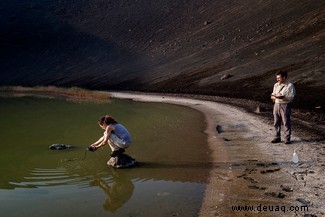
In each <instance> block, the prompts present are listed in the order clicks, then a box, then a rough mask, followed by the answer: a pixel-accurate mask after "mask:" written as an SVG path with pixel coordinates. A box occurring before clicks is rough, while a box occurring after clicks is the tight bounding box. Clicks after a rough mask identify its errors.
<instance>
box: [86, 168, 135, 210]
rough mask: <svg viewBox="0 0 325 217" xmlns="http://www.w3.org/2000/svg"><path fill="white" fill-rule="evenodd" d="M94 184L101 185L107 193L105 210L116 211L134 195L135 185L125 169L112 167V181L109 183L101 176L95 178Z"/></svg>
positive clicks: (92, 183)
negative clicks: (118, 169) (120, 169)
mask: <svg viewBox="0 0 325 217" xmlns="http://www.w3.org/2000/svg"><path fill="white" fill-rule="evenodd" d="M91 185H92V186H99V187H100V188H101V189H102V190H104V192H105V193H106V195H107V198H106V201H105V203H104V204H103V207H104V209H105V210H107V211H109V212H112V213H113V212H115V211H116V210H118V209H119V208H120V207H122V206H123V205H124V204H125V203H126V202H127V201H128V200H129V199H130V197H131V196H132V194H133V189H134V185H133V183H132V182H131V180H130V179H129V178H127V176H126V175H125V174H124V173H123V171H116V170H115V169H112V183H111V185H109V184H108V183H107V182H106V181H104V180H103V179H101V178H95V179H94V181H92V182H91Z"/></svg>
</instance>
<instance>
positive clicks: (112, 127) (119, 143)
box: [89, 115, 131, 158]
mask: <svg viewBox="0 0 325 217" xmlns="http://www.w3.org/2000/svg"><path fill="white" fill-rule="evenodd" d="M98 124H99V126H100V127H101V128H102V129H103V130H104V135H103V136H102V137H101V138H100V139H99V140H98V141H97V142H95V143H93V144H91V146H90V147H89V150H90V151H95V150H97V149H98V148H99V147H101V146H104V145H105V144H106V143H108V144H109V146H110V147H111V150H112V153H111V157H114V158H115V157H118V156H120V155H121V154H122V153H123V152H125V149H127V148H128V147H129V146H130V143H131V135H130V133H129V131H128V130H127V129H126V128H125V127H124V126H123V125H122V124H119V123H118V122H117V121H115V120H114V118H112V117H111V116H109V115H106V116H103V117H101V118H99V119H98Z"/></svg>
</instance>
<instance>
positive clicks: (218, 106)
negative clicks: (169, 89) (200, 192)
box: [110, 92, 325, 217]
mask: <svg viewBox="0 0 325 217" xmlns="http://www.w3.org/2000/svg"><path fill="white" fill-rule="evenodd" d="M110 94H111V95H112V97H113V98H120V99H132V100H136V101H142V102H162V103H171V104H179V105H184V106H188V107H191V108H193V109H196V110H199V111H201V112H203V113H204V114H205V117H206V122H207V128H206V133H207V135H208V144H209V148H210V150H211V156H212V159H213V162H210V163H212V164H213V165H214V167H213V168H212V169H211V171H210V178H209V183H208V185H207V189H206V192H205V197H204V200H203V203H202V207H201V210H200V213H199V216H204V217H210V216H325V193H324V192H325V191H324V190H325V182H324V181H323V177H324V175H325V161H324V157H325V144H324V141H317V140H315V139H313V136H312V135H308V134H304V135H299V134H298V133H295V132H293V137H292V140H293V143H292V144H291V145H285V144H284V143H278V144H271V143H270V141H271V140H272V123H271V122H270V121H267V120H265V119H262V118H260V117H259V116H257V115H254V114H252V113H247V112H245V111H243V110H242V109H239V108H236V107H233V106H230V105H226V104H222V103H217V102H212V101H206V100H198V99H189V98H182V97H173V96H164V95H152V94H150V95H148V94H140V93H122V92H110ZM301 136H303V138H301ZM294 150H296V152H297V153H298V156H299V160H300V161H299V163H298V164H294V163H293V162H292V154H293V152H294ZM225 165H226V166H225ZM235 206H236V208H237V209H239V207H238V206H241V207H240V208H241V209H242V208H244V209H246V210H241V211H236V210H235V209H236V208H235Z"/></svg>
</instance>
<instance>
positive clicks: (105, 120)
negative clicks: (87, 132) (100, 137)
mask: <svg viewBox="0 0 325 217" xmlns="http://www.w3.org/2000/svg"><path fill="white" fill-rule="evenodd" d="M98 124H99V125H100V126H104V125H106V126H107V125H110V124H117V121H116V120H114V118H113V117H111V116H109V115H105V116H103V117H100V118H99V119H98Z"/></svg>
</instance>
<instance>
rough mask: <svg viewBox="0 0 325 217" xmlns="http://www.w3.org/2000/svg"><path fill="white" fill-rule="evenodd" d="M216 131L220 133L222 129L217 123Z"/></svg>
mask: <svg viewBox="0 0 325 217" xmlns="http://www.w3.org/2000/svg"><path fill="white" fill-rule="evenodd" d="M216 131H217V132H218V133H222V132H223V130H222V126H220V125H217V126H216Z"/></svg>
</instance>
